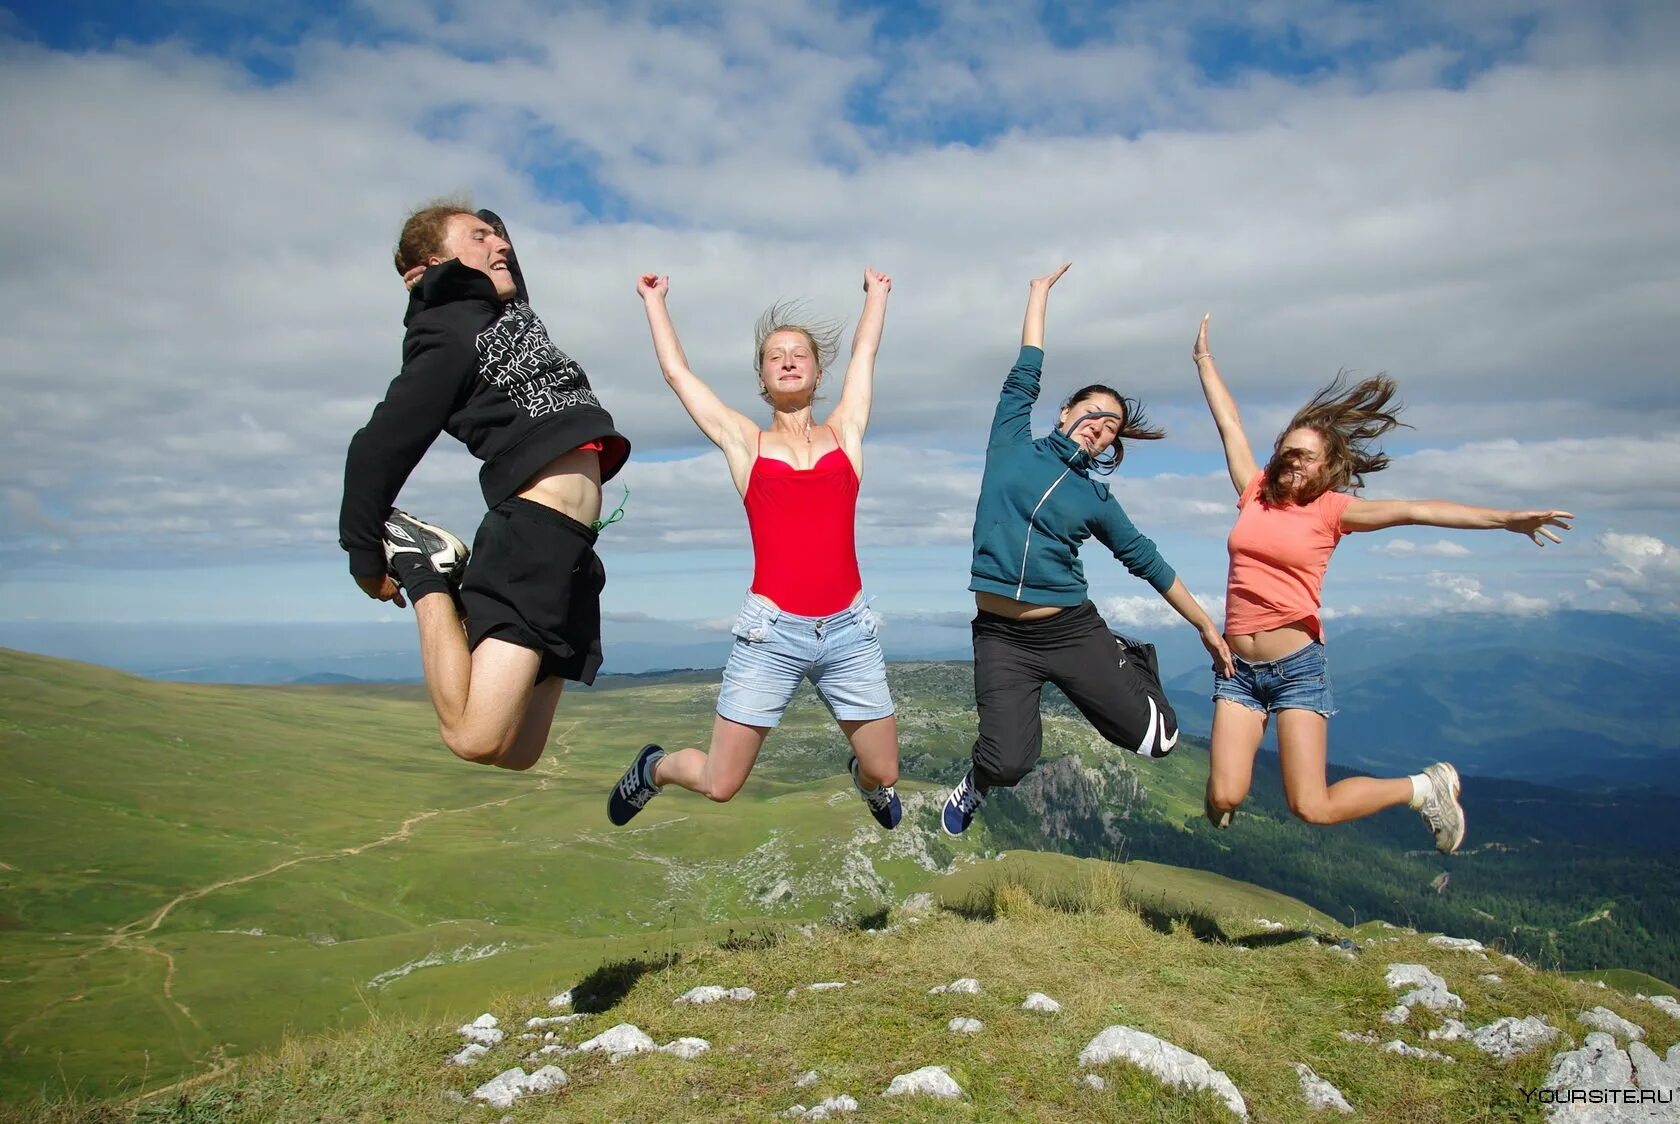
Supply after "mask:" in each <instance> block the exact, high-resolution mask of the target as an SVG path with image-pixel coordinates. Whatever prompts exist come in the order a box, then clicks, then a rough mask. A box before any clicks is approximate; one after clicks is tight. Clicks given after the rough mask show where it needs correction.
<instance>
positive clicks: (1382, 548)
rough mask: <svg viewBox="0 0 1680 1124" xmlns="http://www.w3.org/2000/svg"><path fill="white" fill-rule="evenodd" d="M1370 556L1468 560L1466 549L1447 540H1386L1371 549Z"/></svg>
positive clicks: (1467, 549)
mask: <svg viewBox="0 0 1680 1124" xmlns="http://www.w3.org/2000/svg"><path fill="white" fill-rule="evenodd" d="M1371 553H1372V554H1386V555H1389V556H1391V557H1395V558H1412V557H1417V558H1468V557H1469V556H1470V550H1469V548H1468V547H1465V546H1462V545H1460V544H1459V543H1455V542H1452V541H1450V540H1448V539H1436V540H1435V541H1434V542H1430V543H1417V542H1413V541H1412V540H1411V539H1387V540H1385V541H1383V542H1380V543H1377V544H1376V545H1375V546H1373V547H1371Z"/></svg>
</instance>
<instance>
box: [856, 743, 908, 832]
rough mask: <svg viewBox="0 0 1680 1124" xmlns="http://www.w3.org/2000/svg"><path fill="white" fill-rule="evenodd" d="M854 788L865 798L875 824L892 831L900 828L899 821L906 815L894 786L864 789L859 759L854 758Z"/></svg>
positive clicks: (864, 800)
mask: <svg viewBox="0 0 1680 1124" xmlns="http://www.w3.org/2000/svg"><path fill="white" fill-rule="evenodd" d="M851 770H852V786H853V787H854V788H856V789H857V790H858V795H859V796H861V797H863V802H864V803H865V804H867V805H869V814H870V815H872V816H874V817H875V822H876V823H878V824H880V825H881V826H882V827H884V828H886V829H887V830H888V831H891V830H892V829H893V828H895V827H897V826H898V821H899V819H900V818H901V817H902V816H903V815H904V806H903V805H902V804H900V803H899V802H898V793H896V792H894V791H893V786H892V785H890V784H884V785H882V786H881V787H879V788H873V789H870V788H864V787H863V781H862V780H860V779H858V759H857V758H856V757H854V758H852V764H851Z"/></svg>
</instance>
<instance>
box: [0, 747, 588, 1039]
mask: <svg viewBox="0 0 1680 1124" xmlns="http://www.w3.org/2000/svg"><path fill="white" fill-rule="evenodd" d="M568 732H569V731H568ZM548 787H549V781H548V778H546V777H542V778H538V780H537V783H536V787H535V788H534V789H533V790H531V791H526V792H516V793H514V794H513V795H512V796H506V797H503V798H502V799H500V800H487V801H485V802H484V803H482V804H470V805H468V806H466V807H463V808H432V809H430V810H428V811H425V812H417V813H416V814H414V815H412V816H409V817H408V818H407V819H405V820H403V822H402V823H401V824H400V825H399V826H398V827H397V829H396V830H395V831H392V832H389V833H387V834H385V835H381V836H380V837H379V838H377V839H371V840H369V841H368V842H366V843H358V844H356V845H355V846H353V847H340V848H338V849H336V850H332V851H322V852H319V853H317V854H313V855H299V856H297V857H296V858H291V859H287V860H286V861H284V862H278V863H275V864H274V865H273V866H268V867H264V868H263V869H262V870H259V871H255V872H253V873H251V874H242V875H240V876H239V877H237V878H224V879H222V880H220V881H218V882H211V883H208V884H207V885H204V886H197V887H194V888H193V889H191V890H184V891H182V892H181V893H179V894H177V895H175V897H173V898H171V899H170V900H169V901H167V902H165V903H164V904H163V905H161V906H159V907H158V908H157V909H155V910H153V911H152V912H150V913H148V914H146V915H145V916H144V917H141V918H138V919H136V920H134V921H130V922H129V923H128V924H126V925H123V926H120V927H119V928H116V929H113V930H112V931H111V933H110V935H109V936H107V937H106V938H105V939H104V941H103V942H102V943H101V944H99V945H98V946H96V947H94V948H90V949H88V950H87V951H86V952H84V953H82V954H81V955H80V956H78V957H77V958H76V959H77V961H82V960H87V959H88V958H90V957H92V956H94V955H96V954H98V953H101V952H112V951H115V950H117V949H121V948H124V947H126V946H128V945H130V944H131V943H133V947H134V949H135V950H136V951H139V952H142V953H145V954H146V955H150V956H158V957H161V958H162V959H163V961H164V976H163V996H164V998H165V999H167V1000H168V1001H169V1003H170V1004H171V1005H173V1006H174V1007H175V1009H176V1010H178V1011H180V1012H181V1014H182V1016H183V1017H185V1018H186V1019H187V1021H188V1022H190V1023H192V1025H193V1026H195V1027H198V1029H200V1030H203V1029H204V1027H203V1026H202V1025H201V1024H200V1023H199V1021H198V1020H197V1019H196V1018H194V1017H193V1014H192V1012H191V1011H189V1010H188V1009H187V1008H186V1006H185V1005H184V1004H182V1003H181V1002H180V1001H179V1000H177V999H176V998H175V975H176V966H175V958H174V957H173V956H171V955H169V953H167V952H164V951H163V950H162V949H159V948H153V947H151V946H149V945H145V944H140V943H135V942H138V941H140V940H141V939H142V938H145V937H147V936H150V935H151V934H153V933H155V932H157V930H158V927H159V926H160V925H162V924H163V923H164V921H165V920H166V919H167V918H168V917H169V914H170V913H171V912H172V911H173V910H174V909H175V907H176V906H179V905H184V904H185V903H187V902H190V901H196V900H197V899H199V898H202V897H205V896H207V895H209V894H213V893H215V892H216V891H218V890H225V889H228V888H229V887H231V886H242V885H244V884H246V883H248V882H255V881H257V880H258V879H259V878H267V877H268V876H269V875H271V874H278V873H279V872H280V871H282V870H286V869H288V868H290V867H294V866H298V865H300V864H302V863H310V862H326V861H328V860H331V859H343V858H352V857H354V856H356V855H360V854H362V853H364V852H366V851H371V850H373V849H374V848H375V847H383V846H386V845H387V844H390V843H399V842H402V841H403V840H406V839H408V838H409V836H410V835H411V834H412V833H413V831H414V827H415V825H416V824H421V823H424V822H425V821H427V820H429V819H433V818H435V817H437V816H451V815H457V814H460V813H463V812H478V811H482V810H484V809H485V808H501V807H505V806H507V805H508V804H511V803H513V802H514V801H515V800H523V799H525V798H526V797H528V796H534V795H536V794H537V793H540V792H545V791H547V790H548ZM82 998H84V996H82V995H77V996H75V997H73V999H55V1000H53V1001H52V1002H50V1003H48V1004H47V1005H46V1006H44V1007H42V1008H41V1009H40V1010H39V1011H36V1012H35V1013H34V1014H33V1015H30V1016H28V1017H26V1018H23V1019H19V1020H18V1021H17V1022H16V1023H14V1024H13V1025H12V1026H11V1028H10V1029H8V1030H7V1031H6V1034H5V1037H3V1038H0V1044H8V1043H10V1042H11V1041H12V1039H13V1038H15V1037H17V1035H18V1034H19V1033H20V1032H21V1031H23V1030H24V1029H25V1028H26V1027H27V1026H29V1024H31V1023H33V1022H36V1021H38V1020H39V1019H41V1018H42V1017H43V1016H45V1015H46V1014H47V1013H48V1012H50V1011H51V1010H52V1009H53V1008H54V1007H57V1006H59V1005H60V1004H62V1003H66V1002H73V1001H75V1000H78V999H82Z"/></svg>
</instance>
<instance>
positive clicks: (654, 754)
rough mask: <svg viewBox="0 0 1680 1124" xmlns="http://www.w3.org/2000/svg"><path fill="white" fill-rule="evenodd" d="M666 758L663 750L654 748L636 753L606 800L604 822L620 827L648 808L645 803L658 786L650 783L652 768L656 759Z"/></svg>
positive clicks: (656, 792)
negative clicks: (608, 821)
mask: <svg viewBox="0 0 1680 1124" xmlns="http://www.w3.org/2000/svg"><path fill="white" fill-rule="evenodd" d="M664 756H665V751H664V750H663V749H660V748H659V747H658V746H656V745H644V746H643V747H642V751H641V752H640V753H638V754H636V759H635V760H634V761H632V762H630V767H629V768H628V769H626V770H624V775H623V776H622V777H619V778H618V783H617V784H615V785H613V790H612V793H611V795H609V796H608V797H607V819H609V820H611V821H612V823H613V826H614V827H623V826H624V825H625V824H627V823H629V822H630V821H631V819H633V818H634V817H635V815H636V813H637V812H639V811H641V810H642V809H643V808H645V807H647V802H648V801H649V800H652V799H653V798H654V797H655V796H658V795H659V786H658V785H656V784H654V783H653V767H654V765H656V764H658V762H659V759H660V758H661V757H664Z"/></svg>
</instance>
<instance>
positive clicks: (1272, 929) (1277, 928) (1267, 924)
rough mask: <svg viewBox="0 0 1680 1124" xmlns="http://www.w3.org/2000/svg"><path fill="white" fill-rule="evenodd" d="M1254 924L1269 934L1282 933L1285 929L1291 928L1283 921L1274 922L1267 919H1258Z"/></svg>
mask: <svg viewBox="0 0 1680 1124" xmlns="http://www.w3.org/2000/svg"><path fill="white" fill-rule="evenodd" d="M1254 923H1255V924H1256V925H1258V926H1260V927H1261V928H1262V929H1264V930H1266V932H1268V933H1281V932H1283V931H1284V930H1285V929H1287V928H1289V926H1287V925H1285V924H1284V923H1283V922H1281V921H1273V920H1271V919H1270V918H1266V917H1256V918H1255V919H1254Z"/></svg>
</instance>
